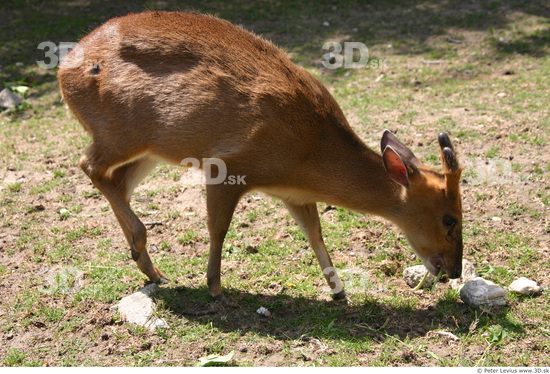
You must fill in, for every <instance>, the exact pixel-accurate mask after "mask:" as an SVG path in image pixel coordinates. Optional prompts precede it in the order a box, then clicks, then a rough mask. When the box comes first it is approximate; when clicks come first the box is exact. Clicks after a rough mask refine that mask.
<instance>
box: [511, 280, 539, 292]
mask: <svg viewBox="0 0 550 374" xmlns="http://www.w3.org/2000/svg"><path fill="white" fill-rule="evenodd" d="M508 289H509V290H510V291H513V292H517V293H519V294H522V295H532V294H535V293H537V292H539V291H540V290H541V288H540V286H539V285H538V284H537V282H535V281H532V280H530V279H527V278H525V277H521V278H519V279H516V280H515V281H513V282H512V284H510V286H509V287H508Z"/></svg>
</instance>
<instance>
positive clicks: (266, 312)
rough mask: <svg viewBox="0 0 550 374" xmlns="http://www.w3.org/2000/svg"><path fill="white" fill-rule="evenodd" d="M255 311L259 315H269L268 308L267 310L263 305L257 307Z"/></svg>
mask: <svg viewBox="0 0 550 374" xmlns="http://www.w3.org/2000/svg"><path fill="white" fill-rule="evenodd" d="M256 313H258V314H259V315H261V316H263V317H268V318H269V317H271V312H270V311H269V310H267V308H264V307H263V306H262V307H260V308H258V310H257V311H256Z"/></svg>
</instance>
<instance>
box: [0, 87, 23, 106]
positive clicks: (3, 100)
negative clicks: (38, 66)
mask: <svg viewBox="0 0 550 374" xmlns="http://www.w3.org/2000/svg"><path fill="white" fill-rule="evenodd" d="M22 102H23V99H21V98H20V97H19V96H18V95H17V94H14V93H13V92H11V90H10V89H9V88H4V89H3V90H2V91H0V107H1V108H8V109H9V108H13V107H15V106H16V105H19V104H21V103H22Z"/></svg>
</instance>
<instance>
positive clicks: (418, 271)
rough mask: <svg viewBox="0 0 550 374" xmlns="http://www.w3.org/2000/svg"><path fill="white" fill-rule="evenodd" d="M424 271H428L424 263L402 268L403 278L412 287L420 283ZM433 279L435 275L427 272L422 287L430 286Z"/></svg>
mask: <svg viewBox="0 0 550 374" xmlns="http://www.w3.org/2000/svg"><path fill="white" fill-rule="evenodd" d="M426 273H428V269H426V267H425V266H424V265H417V266H412V267H410V268H406V269H405V270H403V280H404V281H405V283H407V284H408V285H409V287H411V288H414V287H416V286H417V285H418V283H420V281H421V280H422V278H423V277H424V275H425V274H426ZM434 280H435V277H434V276H433V275H432V274H431V273H429V274H428V276H427V277H426V280H425V281H424V284H423V285H422V288H431V287H432V285H433V284H434Z"/></svg>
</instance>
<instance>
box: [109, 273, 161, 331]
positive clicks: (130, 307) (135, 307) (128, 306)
mask: <svg viewBox="0 0 550 374" xmlns="http://www.w3.org/2000/svg"><path fill="white" fill-rule="evenodd" d="M158 289H159V286H158V285H156V284H155V283H151V284H149V285H148V286H145V287H143V288H142V289H140V290H139V291H138V292H135V293H133V294H132V295H130V296H126V297H123V298H122V300H120V302H119V303H118V311H119V313H120V315H121V316H122V317H123V318H124V319H126V320H127V321H128V322H130V323H134V324H136V325H140V326H144V327H146V328H148V329H149V330H152V331H154V330H155V329H156V328H158V327H160V328H168V327H170V326H169V325H168V323H167V322H166V321H165V320H163V319H162V318H157V317H156V316H155V315H154V310H155V304H154V303H153V300H152V299H151V296H152V295H153V294H155V293H156V292H157V291H158Z"/></svg>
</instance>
